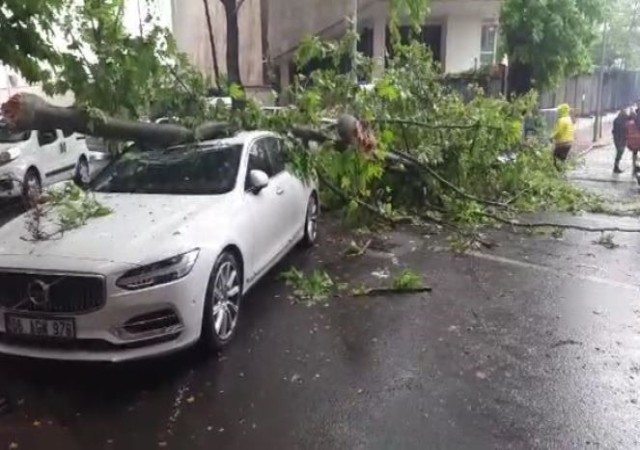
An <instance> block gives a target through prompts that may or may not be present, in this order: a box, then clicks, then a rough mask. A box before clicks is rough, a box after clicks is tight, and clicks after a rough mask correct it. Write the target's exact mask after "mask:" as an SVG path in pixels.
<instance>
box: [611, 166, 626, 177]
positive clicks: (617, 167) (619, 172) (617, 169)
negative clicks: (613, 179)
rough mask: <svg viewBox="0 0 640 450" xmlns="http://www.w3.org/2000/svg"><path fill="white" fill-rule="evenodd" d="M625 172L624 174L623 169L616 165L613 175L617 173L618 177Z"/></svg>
mask: <svg viewBox="0 0 640 450" xmlns="http://www.w3.org/2000/svg"><path fill="white" fill-rule="evenodd" d="M623 172H624V170H622V169H621V168H620V166H619V165H617V164H616V165H615V166H614V167H613V173H615V174H616V175H617V174H621V173H623Z"/></svg>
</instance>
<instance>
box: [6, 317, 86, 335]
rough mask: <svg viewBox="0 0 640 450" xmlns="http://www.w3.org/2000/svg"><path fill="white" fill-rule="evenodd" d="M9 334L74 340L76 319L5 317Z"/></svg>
mask: <svg viewBox="0 0 640 450" xmlns="http://www.w3.org/2000/svg"><path fill="white" fill-rule="evenodd" d="M5 328H6V330H7V334H12V335H18V336H33V337H51V338H59V339H73V338H75V337H76V323H75V321H74V319H41V318H38V317H30V316H17V315H14V314H6V315H5Z"/></svg>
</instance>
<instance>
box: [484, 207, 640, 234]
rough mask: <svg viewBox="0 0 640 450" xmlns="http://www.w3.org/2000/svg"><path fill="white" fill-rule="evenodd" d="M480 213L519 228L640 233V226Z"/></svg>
mask: <svg viewBox="0 0 640 450" xmlns="http://www.w3.org/2000/svg"><path fill="white" fill-rule="evenodd" d="M479 214H480V215H483V216H485V217H487V218H489V219H493V220H495V221H496V222H500V223H503V224H505V225H510V226H512V227H517V228H558V229H562V230H577V231H585V232H588V233H614V232H618V233H640V228H623V227H588V226H584V225H571V224H563V223H551V222H536V223H527V222H518V221H516V220H511V219H505V218H503V217H500V216H498V215H495V214H491V213H488V212H479Z"/></svg>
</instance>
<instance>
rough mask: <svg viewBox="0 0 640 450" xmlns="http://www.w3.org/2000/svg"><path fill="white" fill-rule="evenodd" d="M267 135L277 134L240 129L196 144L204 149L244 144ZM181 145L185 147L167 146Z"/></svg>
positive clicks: (274, 134) (174, 147) (173, 147)
mask: <svg viewBox="0 0 640 450" xmlns="http://www.w3.org/2000/svg"><path fill="white" fill-rule="evenodd" d="M267 136H278V135H277V134H276V133H273V132H271V131H264V130H256V131H241V132H239V133H237V134H235V135H234V136H231V137H227V138H220V139H209V140H206V141H202V142H199V143H198V144H197V148H198V149H202V150H206V149H207V147H210V146H212V145H245V144H248V143H249V142H251V141H253V140H254V139H257V138H261V137H267ZM181 147H187V145H184V144H181V145H175V146H172V147H169V149H178V148H181Z"/></svg>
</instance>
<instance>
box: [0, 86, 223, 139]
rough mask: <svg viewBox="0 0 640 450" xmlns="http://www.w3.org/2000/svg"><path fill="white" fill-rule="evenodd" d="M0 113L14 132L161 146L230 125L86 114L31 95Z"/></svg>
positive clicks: (218, 133) (213, 134) (216, 133)
mask: <svg viewBox="0 0 640 450" xmlns="http://www.w3.org/2000/svg"><path fill="white" fill-rule="evenodd" d="M1 111H2V115H3V116H4V119H5V120H6V121H7V123H8V124H9V126H10V127H11V128H12V129H14V130H16V131H28V130H39V131H46V130H51V129H60V130H64V131H68V132H73V133H81V134H87V135H91V136H96V137H100V138H103V139H112V140H120V141H137V142H143V143H145V144H149V145H151V146H157V147H161V148H166V147H171V146H175V145H181V144H189V143H195V142H199V141H204V140H208V139H215V138H220V137H223V136H226V135H229V134H230V132H231V131H232V130H231V126H230V125H229V124H226V123H220V122H208V123H205V124H202V125H200V126H199V127H197V128H195V129H189V128H186V127H183V126H181V125H174V124H156V123H146V122H138V121H133V120H123V119H116V118H113V117H107V116H106V115H104V114H101V113H100V112H98V113H97V114H93V115H91V114H89V112H87V111H86V110H83V109H79V108H74V107H70V108H63V107H59V106H53V105H51V104H50V103H48V102H46V101H45V100H43V99H42V98H40V97H38V96H37V95H34V94H27V93H22V94H17V95H14V96H13V97H11V98H10V99H9V101H7V102H6V103H4V104H3V105H2V107H1Z"/></svg>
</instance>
